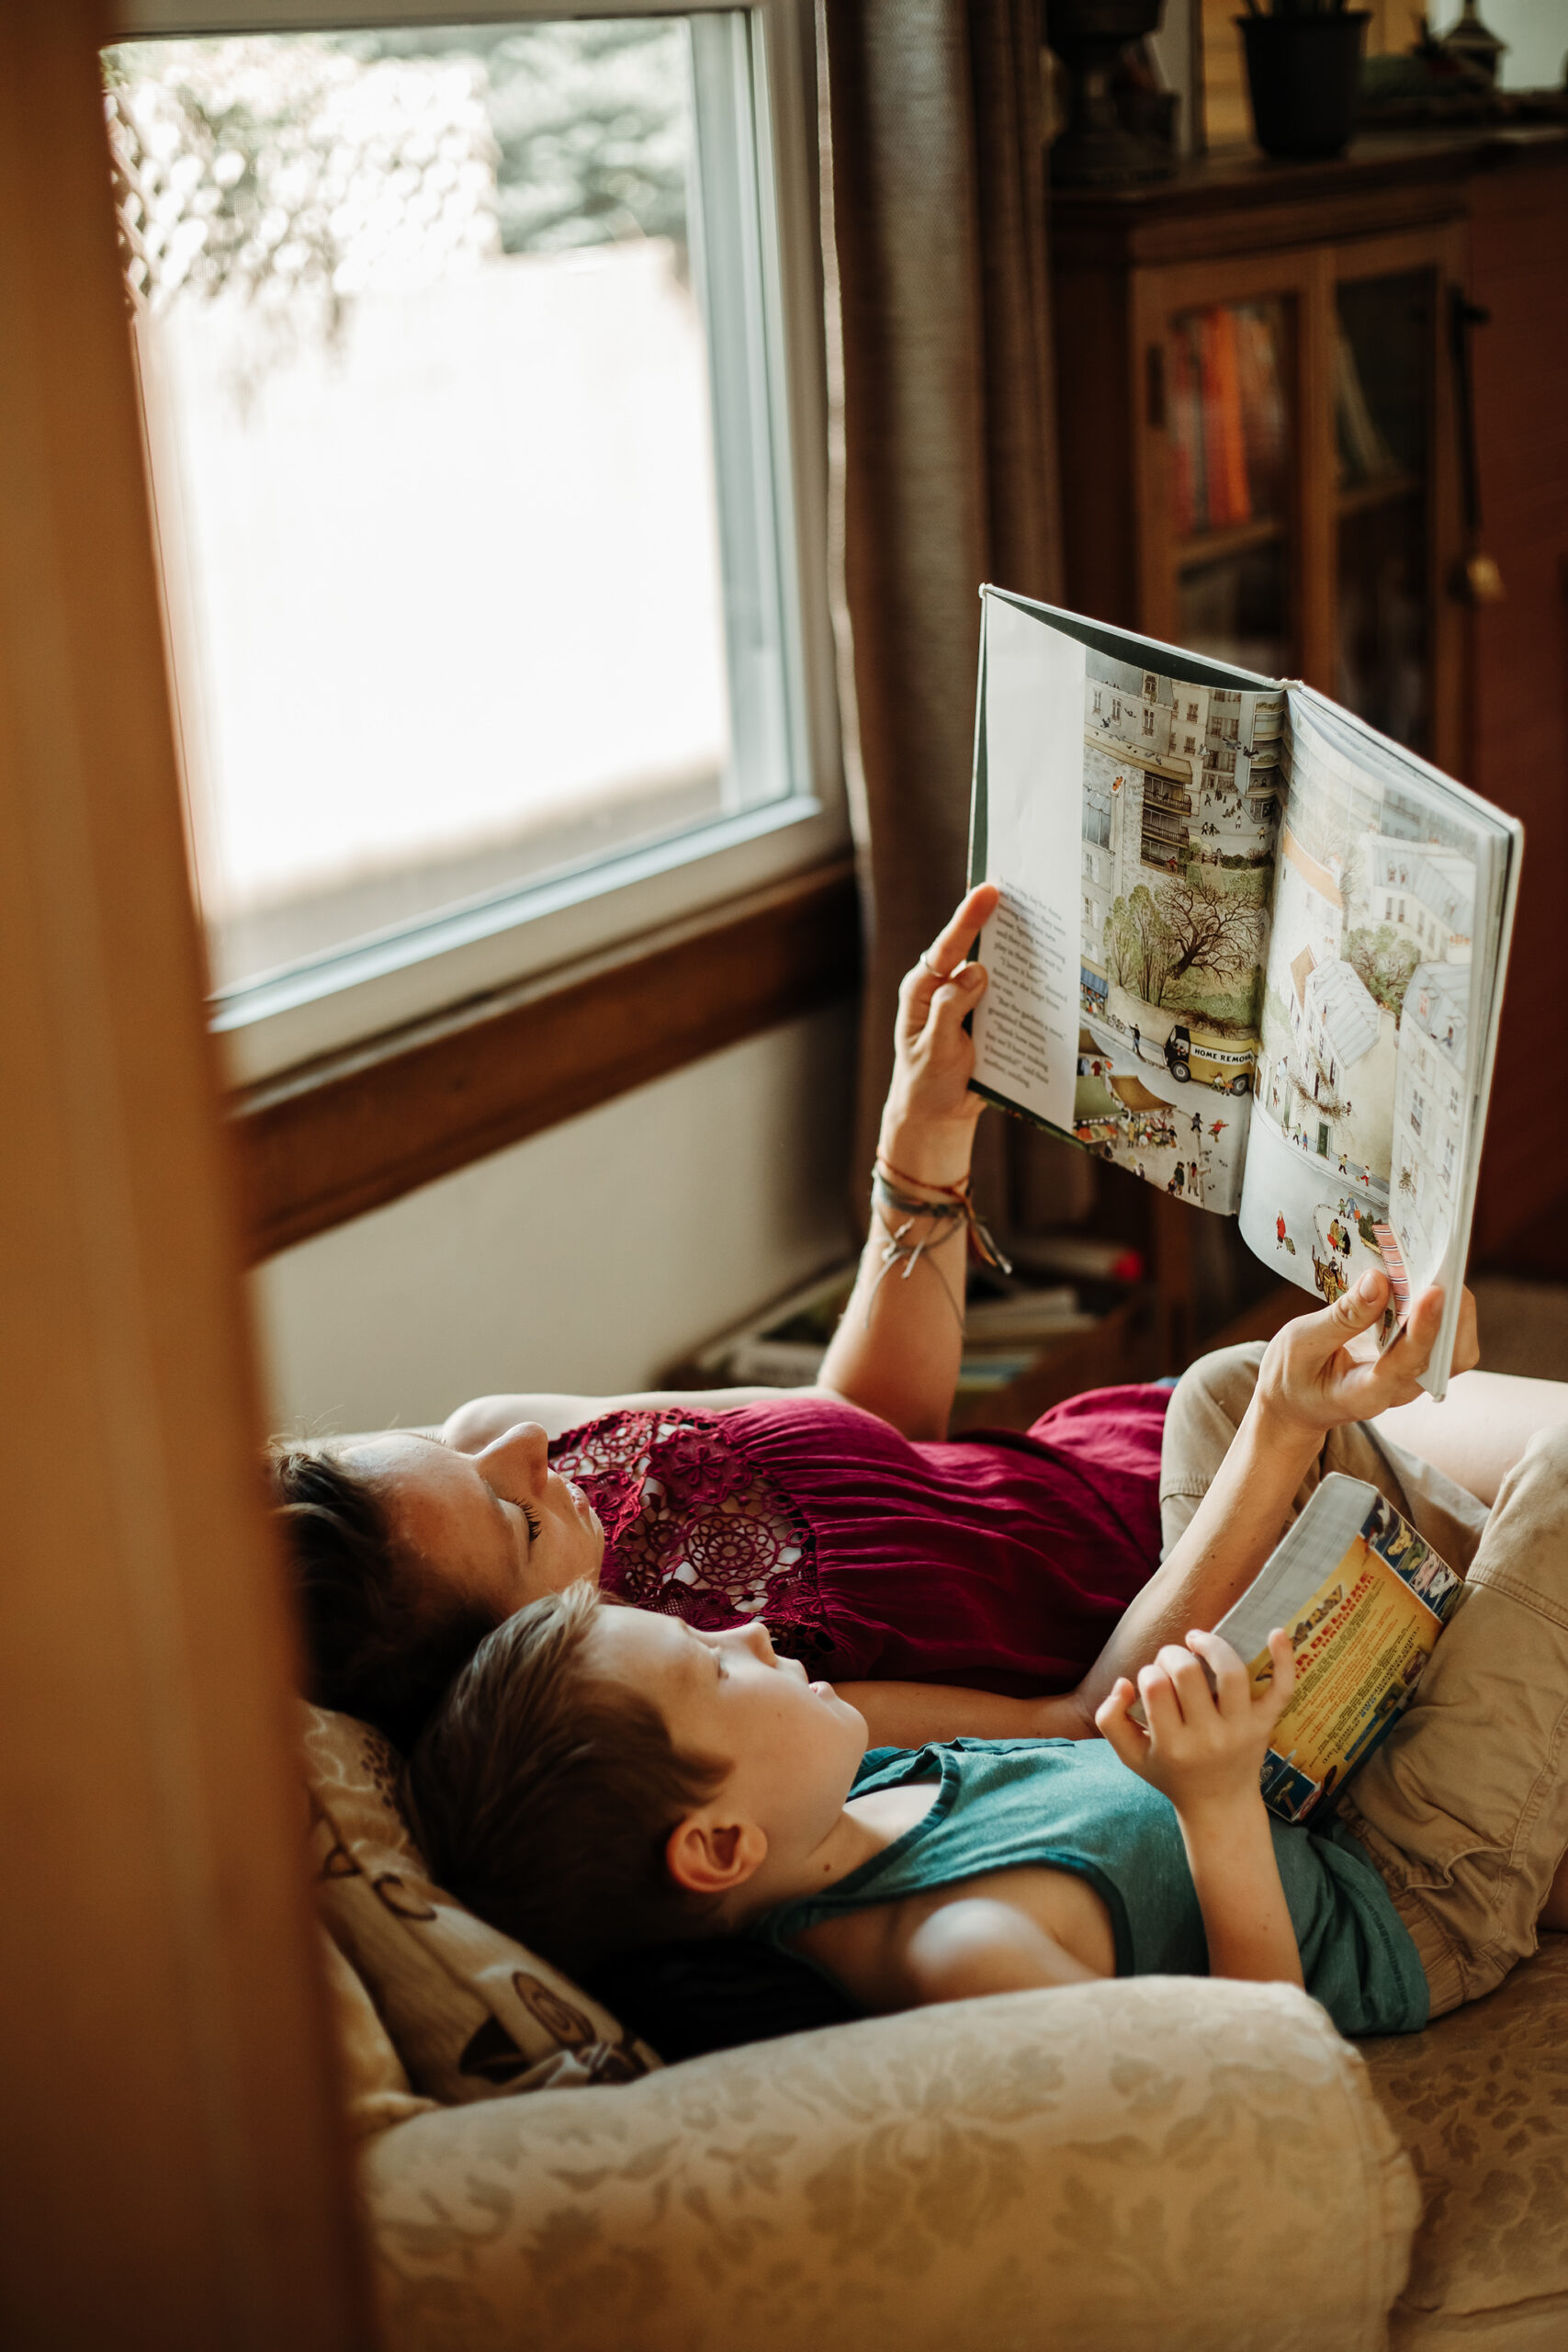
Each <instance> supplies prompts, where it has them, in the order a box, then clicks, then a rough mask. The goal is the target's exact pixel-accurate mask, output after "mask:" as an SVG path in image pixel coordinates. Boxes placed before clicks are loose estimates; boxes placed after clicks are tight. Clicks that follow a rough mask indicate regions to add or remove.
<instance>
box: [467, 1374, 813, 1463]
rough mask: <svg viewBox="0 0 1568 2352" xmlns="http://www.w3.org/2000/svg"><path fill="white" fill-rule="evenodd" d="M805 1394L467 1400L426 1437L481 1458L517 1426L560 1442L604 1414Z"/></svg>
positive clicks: (690, 1392) (660, 1393)
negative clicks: (533, 1424) (531, 1425)
mask: <svg viewBox="0 0 1568 2352" xmlns="http://www.w3.org/2000/svg"><path fill="white" fill-rule="evenodd" d="M799 1393H805V1394H810V1393H811V1392H810V1391H806V1392H798V1391H791V1390H786V1389H778V1388H643V1389H637V1390H633V1391H628V1393H627V1394H626V1396H624V1397H566V1396H547V1397H470V1398H469V1400H468V1403H467V1404H466V1405H459V1406H458V1407H457V1410H456V1412H453V1413H448V1415H447V1416H446V1419H445V1420H444V1421H443V1422H442V1424H441V1427H440V1428H439V1429H438V1430H431V1431H430V1435H431V1436H432V1437H438V1438H439V1439H440V1440H441V1442H442V1443H443V1444H444V1445H449V1446H451V1447H452V1448H453V1449H454V1451H455V1452H457V1453H483V1452H484V1449H485V1447H486V1446H487V1445H493V1444H494V1443H495V1441H496V1439H497V1438H498V1437H504V1436H505V1434H506V1432H507V1430H514V1429H515V1428H516V1427H517V1424H518V1422H519V1421H537V1422H538V1423H539V1425H540V1427H541V1428H542V1429H543V1430H544V1431H545V1433H546V1435H547V1437H551V1438H558V1437H561V1436H563V1435H564V1434H565V1432H566V1431H567V1430H575V1429H581V1426H582V1424H583V1422H584V1421H596V1420H599V1419H601V1418H602V1417H603V1416H604V1414H605V1413H637V1412H659V1411H660V1410H664V1409H668V1410H670V1411H685V1412H694V1411H695V1412H704V1413H728V1412H733V1411H735V1410H736V1408H738V1407H739V1406H741V1405H764V1404H766V1403H768V1402H769V1400H770V1399H773V1398H777V1397H781V1396H787V1395H791V1394H799Z"/></svg>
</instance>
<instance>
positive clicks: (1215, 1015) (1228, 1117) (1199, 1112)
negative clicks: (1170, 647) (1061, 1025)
mask: <svg viewBox="0 0 1568 2352" xmlns="http://www.w3.org/2000/svg"><path fill="white" fill-rule="evenodd" d="M1284 723H1285V695H1284V693H1283V691H1282V690H1280V692H1277V693H1263V692H1255V691H1252V690H1246V689H1235V688H1221V687H1216V686H1206V685H1203V686H1200V685H1192V684H1188V683H1187V682H1186V681H1184V680H1182V679H1179V678H1171V677H1166V676H1163V675H1161V674H1160V673H1157V672H1156V671H1151V670H1143V669H1138V668H1136V667H1134V666H1133V665H1132V664H1130V663H1128V662H1118V661H1116V660H1113V659H1112V658H1111V657H1110V656H1109V655H1106V654H1104V653H1101V652H1100V651H1098V650H1090V651H1089V654H1088V657H1087V675H1086V683H1085V688H1084V759H1083V849H1082V906H1081V910H1080V913H1081V929H1080V942H1081V952H1080V968H1079V1011H1080V1017H1081V1025H1080V1028H1079V1033H1078V1062H1077V1087H1076V1090H1075V1093H1074V1103H1073V1110H1074V1122H1073V1133H1074V1134H1075V1136H1077V1139H1078V1141H1079V1142H1080V1143H1082V1144H1085V1145H1087V1146H1088V1147H1089V1149H1090V1150H1092V1151H1094V1152H1096V1153H1097V1154H1098V1155H1099V1156H1100V1158H1101V1159H1109V1160H1112V1161H1114V1163H1115V1164H1116V1165H1117V1166H1118V1167H1119V1168H1126V1169H1130V1170H1132V1171H1133V1173H1134V1175H1137V1176H1141V1177H1142V1178H1144V1180H1145V1182H1150V1183H1155V1184H1158V1185H1160V1186H1162V1187H1163V1188H1164V1190H1165V1191H1167V1192H1168V1193H1174V1194H1176V1195H1177V1196H1179V1198H1182V1199H1184V1200H1187V1201H1190V1202H1192V1203H1195V1204H1197V1205H1198V1206H1200V1207H1202V1208H1209V1209H1215V1210H1219V1211H1222V1212H1230V1213H1234V1212H1235V1210H1236V1208H1237V1207H1238V1205H1239V1203H1240V1195H1241V1174H1242V1167H1243V1163H1244V1160H1245V1159H1246V1154H1247V1119H1248V1110H1249V1103H1248V1096H1249V1094H1250V1092H1251V1090H1252V1085H1253V1078H1254V1071H1255V1068H1256V1063H1257V1057H1258V1043H1259V1016H1260V1012H1261V1004H1262V993H1263V990H1262V978H1263V961H1264V956H1265V954H1266V950H1267V944H1268V934H1269V894H1270V889H1271V883H1272V874H1273V867H1274V862H1275V844H1276V839H1277V834H1278V830H1279V816H1280V749H1281V735H1282V730H1283V728H1284Z"/></svg>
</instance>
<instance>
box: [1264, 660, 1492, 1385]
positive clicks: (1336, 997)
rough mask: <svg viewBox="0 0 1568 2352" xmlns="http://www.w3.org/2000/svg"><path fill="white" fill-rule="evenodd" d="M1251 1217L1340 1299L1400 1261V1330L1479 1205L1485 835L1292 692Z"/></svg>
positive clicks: (1313, 1283)
mask: <svg viewBox="0 0 1568 2352" xmlns="http://www.w3.org/2000/svg"><path fill="white" fill-rule="evenodd" d="M1280 778H1281V786H1282V790H1281V803H1282V819H1281V823H1280V842H1279V854H1278V857H1277V861H1276V873H1275V881H1274V888H1273V920H1272V924H1271V927H1270V935H1269V955H1268V964H1267V969H1266V975H1265V982H1264V989H1263V1002H1262V1021H1261V1050H1260V1052H1259V1055H1258V1069H1257V1084H1256V1093H1255V1097H1254V1101H1253V1105H1252V1128H1251V1134H1250V1136H1249V1138H1248V1143H1247V1182H1246V1187H1245V1192H1244V1196H1243V1200H1242V1204H1241V1225H1242V1232H1243V1234H1244V1236H1245V1238H1246V1239H1247V1242H1248V1243H1249V1245H1250V1246H1251V1248H1252V1249H1253V1250H1255V1251H1256V1253H1257V1254H1258V1256H1259V1257H1260V1258H1264V1259H1272V1260H1273V1261H1275V1262H1277V1263H1278V1264H1279V1266H1280V1271H1281V1272H1284V1273H1288V1274H1290V1275H1292V1277H1293V1278H1294V1279H1295V1280H1296V1281H1297V1282H1299V1283H1302V1285H1303V1288H1305V1287H1310V1288H1313V1289H1315V1290H1316V1291H1317V1292H1318V1293H1319V1295H1321V1296H1322V1297H1323V1298H1325V1300H1328V1301H1330V1302H1332V1301H1333V1300H1334V1299H1335V1298H1337V1297H1338V1296H1339V1295H1340V1293H1341V1292H1342V1291H1343V1290H1345V1289H1346V1288H1347V1286H1348V1284H1350V1283H1354V1282H1355V1281H1356V1280H1357V1279H1358V1277H1359V1275H1360V1274H1361V1273H1362V1272H1364V1271H1365V1270H1366V1269H1367V1268H1368V1267H1369V1266H1371V1267H1382V1269H1383V1270H1384V1271H1386V1272H1388V1274H1389V1275H1390V1277H1391V1281H1392V1284H1393V1304H1392V1305H1391V1307H1390V1310H1389V1313H1388V1315H1387V1317H1385V1318H1384V1337H1385V1338H1386V1337H1387V1336H1389V1335H1390V1334H1392V1332H1393V1330H1394V1329H1396V1328H1397V1325H1398V1322H1399V1320H1400V1319H1401V1317H1402V1315H1403V1311H1404V1307H1405V1306H1407V1305H1408V1302H1409V1299H1410V1297H1411V1296H1412V1295H1414V1294H1418V1293H1419V1292H1420V1291H1421V1290H1422V1289H1424V1288H1425V1287H1426V1285H1427V1283H1430V1282H1431V1281H1433V1280H1434V1279H1435V1278H1436V1277H1437V1276H1438V1274H1439V1272H1440V1271H1441V1269H1442V1266H1443V1261H1444V1259H1445V1257H1446V1255H1447V1254H1448V1252H1449V1250H1450V1243H1451V1242H1452V1240H1453V1239H1454V1238H1455V1236H1456V1233H1457V1231H1458V1229H1459V1227H1460V1224H1461V1212H1462V1194H1463V1185H1464V1179H1465V1164H1466V1142H1467V1132H1466V1131H1467V1123H1468V1119H1469V1114H1470V1103H1471V1097H1472V1074H1471V1059H1470V1057H1471V1055H1472V1051H1474V1050H1476V1046H1475V1044H1474V1041H1472V1037H1471V1035H1470V1028H1471V1022H1470V1003H1471V955H1472V937H1473V933H1474V928H1475V908H1476V901H1477V895H1478V877H1479V862H1480V856H1481V851H1480V847H1479V844H1478V841H1477V837H1476V835H1475V833H1474V831H1472V829H1471V828H1470V827H1469V826H1467V825H1466V824H1465V823H1464V821H1463V820H1462V819H1461V818H1460V817H1458V816H1456V815H1455V814H1454V812H1453V810H1452V808H1451V805H1450V807H1446V808H1445V807H1444V806H1443V805H1441V804H1440V803H1439V801H1438V798H1437V797H1436V795H1435V794H1434V795H1432V796H1428V795H1427V794H1426V793H1424V792H1422V791H1421V790H1420V789H1419V786H1418V785H1417V784H1416V780H1415V779H1414V778H1407V779H1406V778H1400V779H1398V780H1393V779H1388V780H1385V779H1383V778H1380V777H1378V776H1377V775H1369V774H1368V773H1366V772H1365V770H1363V769H1362V768H1360V767H1359V766H1358V765H1357V764H1356V763H1353V762H1352V760H1351V759H1350V758H1349V757H1348V755H1347V753H1346V752H1344V751H1342V750H1341V749H1340V748H1339V746H1338V745H1337V743H1335V742H1334V741H1332V740H1331V739H1330V738H1329V736H1328V734H1327V733H1326V731H1325V729H1320V728H1318V727H1317V726H1315V725H1314V721H1313V717H1312V713H1311V710H1310V707H1303V700H1302V698H1301V697H1300V696H1296V697H1292V708H1291V723H1290V726H1289V728H1288V729H1287V730H1286V734H1285V737H1284V740H1283V742H1282V745H1281V763H1280Z"/></svg>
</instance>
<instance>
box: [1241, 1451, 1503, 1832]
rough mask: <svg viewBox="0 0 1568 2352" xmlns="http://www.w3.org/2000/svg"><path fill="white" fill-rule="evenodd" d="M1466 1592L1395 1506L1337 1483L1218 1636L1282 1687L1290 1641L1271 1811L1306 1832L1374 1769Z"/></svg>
mask: <svg viewBox="0 0 1568 2352" xmlns="http://www.w3.org/2000/svg"><path fill="white" fill-rule="evenodd" d="M1460 1591H1461V1577H1459V1576H1458V1575H1457V1574H1456V1573H1455V1571H1454V1570H1453V1569H1452V1568H1450V1566H1448V1564H1447V1563H1446V1561H1443V1560H1441V1559H1439V1558H1438V1555H1437V1554H1436V1553H1435V1552H1434V1551H1433V1550H1432V1549H1431V1547H1430V1545H1429V1544H1427V1543H1426V1541H1425V1540H1424V1539H1423V1537H1421V1536H1420V1535H1418V1534H1417V1533H1416V1530H1415V1528H1413V1527H1412V1526H1411V1525H1410V1523H1409V1521H1407V1520H1405V1519H1404V1518H1402V1517H1401V1515H1400V1513H1399V1512H1398V1511H1396V1510H1395V1509H1394V1508H1393V1504H1392V1503H1391V1502H1389V1501H1387V1500H1386V1499H1385V1498H1383V1497H1382V1495H1380V1494H1379V1493H1378V1491H1377V1489H1376V1487H1370V1486H1367V1485H1366V1484H1364V1483H1363V1481H1362V1480H1360V1479H1359V1478H1346V1477H1342V1476H1339V1475H1338V1474H1337V1472H1331V1473H1330V1475H1329V1476H1327V1477H1326V1478H1325V1479H1324V1480H1323V1482H1322V1484H1321V1485H1320V1486H1319V1487H1318V1488H1317V1490H1316V1492H1315V1493H1314V1495H1313V1497H1312V1498H1311V1500H1310V1501H1309V1502H1308V1503H1307V1505H1306V1508H1305V1509H1304V1510H1303V1512H1302V1514H1301V1517H1300V1518H1299V1519H1298V1520H1297V1521H1296V1522H1295V1524H1294V1526H1293V1527H1292V1529H1291V1530H1290V1532H1289V1533H1288V1534H1287V1535H1286V1536H1285V1537H1284V1539H1283V1541H1282V1542H1281V1543H1280V1544H1279V1546H1278V1547H1277V1548H1276V1550H1275V1551H1274V1552H1273V1553H1272V1554H1271V1555H1270V1556H1269V1560H1268V1561H1267V1562H1266V1564H1265V1566H1264V1567H1263V1570H1262V1572H1261V1574H1260V1575H1259V1576H1258V1578H1257V1580H1256V1582H1255V1583H1253V1584H1252V1585H1251V1586H1249V1587H1248V1589H1247V1591H1246V1592H1245V1593H1244V1594H1243V1595H1242V1597H1241V1599H1240V1600H1238V1601H1237V1603H1236V1605H1235V1608H1234V1609H1233V1610H1232V1611H1230V1613H1229V1615H1228V1616H1226V1617H1224V1619H1223V1620H1222V1621H1221V1623H1219V1624H1218V1625H1217V1626H1216V1627H1215V1629H1214V1630H1215V1632H1216V1633H1218V1634H1223V1635H1224V1639H1225V1640H1226V1641H1227V1642H1229V1643H1230V1645H1231V1647H1232V1648H1233V1649H1234V1650H1235V1651H1236V1652H1237V1654H1238V1655H1239V1656H1240V1657H1242V1658H1243V1659H1244V1660H1245V1661H1246V1662H1247V1668H1248V1672H1249V1675H1250V1677H1251V1680H1252V1686H1253V1689H1254V1691H1258V1690H1260V1689H1261V1688H1262V1687H1263V1686H1264V1685H1265V1684H1267V1683H1268V1682H1269V1681H1271V1680H1272V1679H1273V1666H1272V1663H1271V1661H1270V1659H1269V1649H1268V1642H1269V1634H1270V1632H1271V1631H1272V1630H1273V1628H1274V1627H1275V1626H1276V1625H1282V1626H1284V1627H1285V1628H1286V1629H1287V1630H1288V1631H1289V1633H1290V1635H1291V1645H1292V1650H1293V1651H1294V1653H1295V1664H1296V1687H1295V1690H1294V1692H1293V1693H1292V1699H1291V1703H1290V1705H1289V1706H1288V1707H1287V1708H1286V1710H1285V1713H1283V1714H1282V1715H1281V1716H1280V1721H1279V1723H1278V1724H1276V1725H1275V1728H1274V1735H1273V1739H1272V1742H1271V1744H1270V1746H1269V1751H1268V1754H1267V1756H1266V1758H1265V1759H1264V1766H1263V1795H1264V1800H1265V1802H1266V1803H1267V1804H1268V1805H1269V1809H1270V1811H1272V1812H1274V1813H1277V1814H1279V1815H1280V1816H1281V1818H1283V1819H1284V1820H1286V1821H1301V1820H1304V1819H1305V1818H1306V1816H1307V1815H1309V1814H1310V1813H1312V1812H1313V1811H1314V1809H1315V1808H1316V1806H1317V1805H1318V1804H1320V1802H1321V1801H1322V1800H1323V1799H1324V1798H1325V1797H1326V1796H1327V1795H1328V1794H1329V1792H1331V1791H1333V1790H1335V1789H1337V1788H1340V1787H1342V1786H1343V1785H1344V1782H1345V1781H1347V1780H1348V1777H1349V1775H1350V1774H1351V1773H1352V1772H1353V1771H1354V1770H1356V1768H1357V1767H1358V1766H1359V1765H1360V1764H1362V1763H1364V1762H1365V1760H1366V1758H1368V1757H1369V1756H1370V1755H1371V1752H1372V1749H1373V1748H1374V1747H1376V1746H1377V1745H1378V1742H1379V1741H1380V1740H1381V1739H1382V1736H1383V1735H1384V1734H1385V1733H1386V1732H1387V1731H1388V1729H1389V1728H1390V1726H1391V1724H1393V1722H1394V1720H1395V1718H1396V1717H1397V1716H1398V1715H1399V1714H1400V1713H1402V1712H1403V1710H1404V1707H1405V1706H1406V1705H1407V1703H1408V1702H1409V1700H1410V1699H1411V1697H1412V1695H1413V1694H1414V1691H1415V1689H1416V1683H1417V1682H1418V1681H1419V1680H1420V1679H1421V1675H1422V1672H1423V1669H1424V1668H1425V1667H1426V1664H1427V1659H1428V1657H1430V1656H1431V1654H1432V1651H1433V1650H1434V1648H1435V1647H1436V1645H1437V1641H1438V1634H1440V1633H1441V1632H1442V1630H1443V1626H1444V1624H1445V1623H1446V1622H1447V1620H1448V1618H1449V1616H1450V1612H1451V1611H1452V1609H1453V1606H1454V1603H1455V1601H1456V1600H1457V1599H1458V1598H1459V1594H1460Z"/></svg>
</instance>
